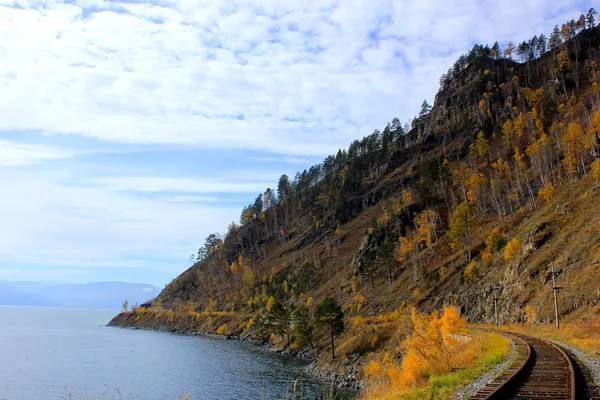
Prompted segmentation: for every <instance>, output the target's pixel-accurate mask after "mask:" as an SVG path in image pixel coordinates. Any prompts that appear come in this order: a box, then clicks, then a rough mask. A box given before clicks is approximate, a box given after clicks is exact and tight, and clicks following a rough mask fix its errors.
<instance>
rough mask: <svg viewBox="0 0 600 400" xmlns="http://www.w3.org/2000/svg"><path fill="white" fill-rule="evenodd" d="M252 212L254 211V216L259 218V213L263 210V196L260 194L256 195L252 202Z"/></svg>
mask: <svg viewBox="0 0 600 400" xmlns="http://www.w3.org/2000/svg"><path fill="white" fill-rule="evenodd" d="M252 212H253V213H254V218H259V217H260V214H262V212H263V197H262V195H261V194H259V195H258V197H257V198H256V200H254V204H253V205H252Z"/></svg>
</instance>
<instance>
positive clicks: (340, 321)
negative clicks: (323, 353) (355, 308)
mask: <svg viewBox="0 0 600 400" xmlns="http://www.w3.org/2000/svg"><path fill="white" fill-rule="evenodd" d="M315 320H316V321H317V324H318V325H320V326H323V327H325V328H326V329H327V330H328V331H329V334H330V335H331V358H332V359H335V343H334V337H335V336H339V335H341V334H342V332H344V330H345V325H344V312H343V311H342V307H341V306H340V305H339V304H338V302H337V301H335V299H333V298H331V297H327V298H325V300H323V301H322V302H321V303H319V304H318V305H317V309H316V311H315Z"/></svg>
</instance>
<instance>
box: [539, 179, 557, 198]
mask: <svg viewBox="0 0 600 400" xmlns="http://www.w3.org/2000/svg"><path fill="white" fill-rule="evenodd" d="M553 194H554V186H553V185H552V182H548V183H546V184H545V185H544V186H542V187H541V188H540V190H539V192H538V196H539V198H540V199H542V200H546V201H548V200H550V199H552V195H553Z"/></svg>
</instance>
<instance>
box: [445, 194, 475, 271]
mask: <svg viewBox="0 0 600 400" xmlns="http://www.w3.org/2000/svg"><path fill="white" fill-rule="evenodd" d="M474 221H475V207H474V206H473V204H471V203H468V202H466V201H465V202H462V203H460V204H459V205H458V207H456V209H455V210H454V212H453V213H452V215H451V216H450V230H449V231H448V237H449V238H450V240H451V244H452V248H453V249H454V248H458V247H461V246H462V248H463V254H464V256H465V261H466V262H467V263H469V262H471V243H472V240H473V222H474Z"/></svg>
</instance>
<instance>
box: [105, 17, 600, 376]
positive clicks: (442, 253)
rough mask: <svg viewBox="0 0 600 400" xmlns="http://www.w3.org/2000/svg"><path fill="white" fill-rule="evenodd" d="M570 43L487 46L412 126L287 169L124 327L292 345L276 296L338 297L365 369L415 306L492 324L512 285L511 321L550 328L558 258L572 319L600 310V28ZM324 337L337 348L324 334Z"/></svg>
mask: <svg viewBox="0 0 600 400" xmlns="http://www.w3.org/2000/svg"><path fill="white" fill-rule="evenodd" d="M561 37H562V36H561ZM559 39H560V37H559ZM563 39H564V40H562V39H561V40H559V42H558V43H556V41H554V42H553V43H552V45H551V46H550V47H549V48H546V45H545V44H544V46H543V47H542V46H539V45H538V44H537V43H538V42H533V41H531V42H528V43H529V45H528V46H530V47H528V50H526V51H524V52H521V56H522V58H521V60H520V62H517V61H514V60H512V59H507V58H501V57H500V52H499V51H498V48H497V46H494V47H492V48H489V47H487V46H485V47H484V46H475V47H474V48H473V50H472V51H471V52H470V53H469V54H468V55H465V56H464V57H461V59H459V60H458V61H457V63H456V64H455V65H454V66H453V67H452V68H451V69H450V70H449V72H448V74H446V75H444V76H443V77H442V79H441V80H440V83H441V87H440V90H439V92H438V94H437V95H436V98H435V103H434V105H433V107H429V106H428V105H427V104H426V103H424V104H423V107H422V111H421V113H420V115H419V116H417V117H415V119H414V120H413V122H412V126H410V127H407V128H408V129H406V128H404V127H402V125H401V124H400V122H399V121H398V120H397V119H394V120H393V121H392V122H390V123H389V124H388V125H387V126H386V127H385V128H384V129H383V130H382V131H381V132H380V131H375V132H374V133H373V134H372V135H369V136H367V137H365V138H364V139H363V140H361V141H358V140H357V141H354V142H353V143H352V144H351V145H350V147H349V148H348V150H340V151H339V152H337V153H336V154H335V155H332V156H329V157H327V158H326V159H325V160H324V161H323V163H321V164H319V165H316V166H313V167H311V168H309V169H307V170H304V171H303V172H301V173H298V174H297V175H296V177H295V178H294V179H290V178H288V177H287V176H282V177H281V179H280V181H279V185H278V187H277V189H276V190H271V189H267V190H266V192H265V193H264V194H262V195H260V196H259V197H258V198H257V199H256V201H255V202H254V203H252V204H250V205H249V206H248V207H246V208H244V210H242V217H241V221H240V223H239V224H231V225H230V227H229V229H228V232H227V234H226V235H225V237H224V238H220V237H219V236H218V235H211V236H210V237H209V238H207V241H206V244H205V245H204V246H203V247H202V248H201V249H200V251H199V261H198V262H197V263H196V264H195V265H194V266H192V267H191V268H190V269H188V270H187V271H185V272H184V273H183V274H181V275H180V276H179V277H178V278H176V279H175V280H174V281H173V282H171V283H170V284H169V285H168V286H167V287H166V288H165V289H164V290H163V291H162V292H161V293H160V295H159V296H158V297H157V299H156V300H155V301H154V302H153V303H152V308H151V310H150V311H149V310H146V309H143V310H141V309H140V310H137V311H136V312H133V313H124V314H121V315H120V316H118V317H116V318H115V320H113V322H112V324H113V325H121V326H138V327H146V328H153V329H168V330H180V331H204V332H213V333H214V332H218V333H224V334H234V335H239V336H249V335H253V336H254V337H256V338H261V339H266V338H268V337H269V334H275V333H280V334H281V336H282V339H280V340H279V341H277V339H276V338H273V337H271V340H272V341H274V342H275V343H278V344H279V346H281V347H286V346H287V345H288V344H290V343H287V340H283V337H284V336H285V335H284V333H282V332H278V331H277V329H275V328H274V327H273V326H274V325H268V324H267V323H266V322H265V321H268V315H269V314H270V312H271V310H272V308H273V304H275V303H277V304H281V305H282V307H283V309H284V310H286V311H285V313H287V315H288V316H289V315H290V313H292V314H293V312H294V310H297V309H298V308H299V307H301V306H307V307H308V308H309V309H312V307H314V305H315V304H318V303H319V302H321V301H322V300H323V299H324V298H326V297H332V298H335V299H336V300H337V301H338V302H339V303H340V304H341V305H342V306H343V309H344V311H345V316H346V320H347V321H348V322H350V324H348V323H347V329H346V333H345V334H343V335H341V336H340V337H339V338H338V339H336V346H338V347H339V348H340V353H341V355H342V357H341V361H339V362H340V363H341V364H344V365H350V364H352V363H354V362H356V361H357V360H359V361H360V360H363V359H364V358H365V357H368V354H367V353H368V351H373V350H375V351H377V350H380V349H383V348H388V347H392V346H393V345H392V344H391V343H392V342H395V341H396V339H397V338H396V337H395V332H396V327H392V326H389V324H388V325H386V322H387V321H389V318H390V317H389V315H390V313H392V311H394V310H400V311H402V310H407V311H408V307H407V305H410V306H414V307H416V308H417V309H419V310H421V311H432V310H434V309H441V308H442V307H443V306H444V305H446V304H454V305H456V306H457V307H459V308H460V310H461V311H462V312H463V313H464V315H466V316H467V318H468V319H469V320H470V321H471V322H481V323H490V322H492V321H493V319H494V307H493V305H494V302H493V298H494V291H496V293H497V295H498V296H499V302H498V307H499V316H500V319H501V321H503V322H525V321H528V322H530V323H531V322H550V321H552V319H553V318H554V317H553V309H552V279H551V272H550V265H551V264H554V268H555V270H556V271H557V282H558V284H559V285H560V286H561V287H563V289H562V290H561V292H560V307H559V312H560V314H561V315H564V316H570V317H571V318H575V317H577V315H578V314H579V313H581V312H582V311H583V310H585V309H589V308H590V307H592V306H595V305H598V304H600V295H599V292H598V290H599V288H600V274H599V273H598V272H599V270H600V212H599V211H598V210H600V189H599V185H600V161H599V159H598V157H599V156H600V86H599V84H600V81H599V80H600V67H599V65H598V62H600V51H599V50H600V29H599V28H598V27H595V28H593V27H588V29H583V27H581V28H580V29H577V30H576V31H573V32H566V33H565V35H564V37H563ZM531 43H534V45H531ZM509 55H512V54H509ZM357 321H358V322H357ZM365 321H366V322H365ZM361 323H362V324H366V326H367V327H366V328H365V325H362V327H360V328H357V327H356V326H358V325H359V324H361ZM288 327H289V323H288ZM288 327H286V328H285V329H284V331H285V330H287V329H288ZM375 337H376V338H377V339H374V338H375ZM314 341H315V344H316V347H317V349H326V348H327V347H328V336H327V334H326V333H325V332H323V331H322V330H317V331H316V333H315V340H314ZM289 347H291V348H292V349H297V348H300V349H304V350H305V351H308V349H309V348H310V347H309V346H308V344H306V343H300V344H295V343H291V344H290V346H289ZM325 354H326V352H319V355H320V356H319V357H321V358H322V359H325Z"/></svg>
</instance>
